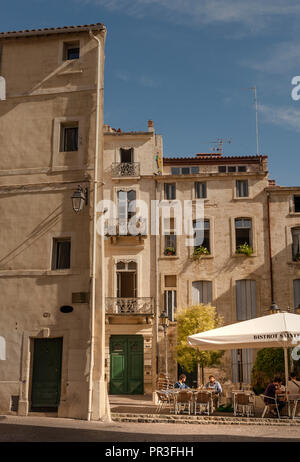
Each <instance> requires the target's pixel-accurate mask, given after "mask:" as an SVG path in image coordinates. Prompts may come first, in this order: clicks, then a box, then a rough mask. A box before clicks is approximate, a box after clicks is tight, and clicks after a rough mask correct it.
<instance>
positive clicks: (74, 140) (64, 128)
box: [60, 123, 78, 152]
mask: <svg viewBox="0 0 300 462" xmlns="http://www.w3.org/2000/svg"><path fill="white" fill-rule="evenodd" d="M60 133H61V136H60V151H61V152H70V151H78V123H72V124H70V125H69V124H68V125H65V124H61V130H60Z"/></svg>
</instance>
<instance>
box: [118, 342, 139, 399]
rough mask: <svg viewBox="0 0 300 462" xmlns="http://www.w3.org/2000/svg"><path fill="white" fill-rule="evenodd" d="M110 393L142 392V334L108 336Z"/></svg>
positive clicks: (134, 393) (133, 393)
mask: <svg viewBox="0 0 300 462" xmlns="http://www.w3.org/2000/svg"><path fill="white" fill-rule="evenodd" d="M110 393H111V394H113V395H138V394H143V393H144V339H143V336H142V335H112V336H111V338H110Z"/></svg>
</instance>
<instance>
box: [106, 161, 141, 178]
mask: <svg viewBox="0 0 300 462" xmlns="http://www.w3.org/2000/svg"><path fill="white" fill-rule="evenodd" d="M111 174H112V176H113V177H120V176H140V163H139V162H114V163H113V164H112V166H111Z"/></svg>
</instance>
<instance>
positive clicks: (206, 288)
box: [192, 281, 212, 305]
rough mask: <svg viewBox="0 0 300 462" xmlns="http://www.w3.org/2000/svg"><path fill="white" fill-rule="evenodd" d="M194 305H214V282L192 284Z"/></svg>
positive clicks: (195, 282)
mask: <svg viewBox="0 0 300 462" xmlns="http://www.w3.org/2000/svg"><path fill="white" fill-rule="evenodd" d="M192 297H193V304H195V305H198V304H199V303H204V304H205V305H206V304H208V303H212V282H211V281H194V282H193V284H192Z"/></svg>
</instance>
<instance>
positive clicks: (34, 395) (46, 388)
mask: <svg viewBox="0 0 300 462" xmlns="http://www.w3.org/2000/svg"><path fill="white" fill-rule="evenodd" d="M62 347H63V339H62V338H46V339H44V338H43V339H40V338H35V339H34V348H33V369H32V388H31V410H32V411H57V409H58V406H59V402H60V393H61V370H62Z"/></svg>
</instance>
